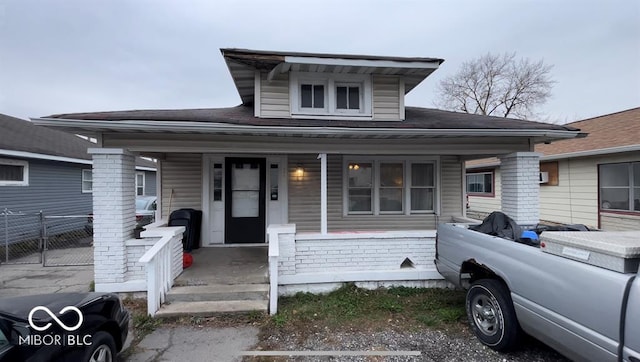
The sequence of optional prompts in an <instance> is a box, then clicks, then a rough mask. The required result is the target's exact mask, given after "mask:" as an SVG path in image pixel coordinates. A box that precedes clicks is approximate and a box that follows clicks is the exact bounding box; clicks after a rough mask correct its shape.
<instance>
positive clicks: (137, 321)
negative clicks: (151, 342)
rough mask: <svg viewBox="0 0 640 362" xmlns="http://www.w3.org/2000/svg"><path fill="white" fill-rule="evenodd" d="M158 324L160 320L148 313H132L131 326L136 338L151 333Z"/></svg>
mask: <svg viewBox="0 0 640 362" xmlns="http://www.w3.org/2000/svg"><path fill="white" fill-rule="evenodd" d="M159 325H160V321H159V320H158V319H156V318H153V317H152V316H150V315H148V314H139V313H136V314H134V315H133V328H134V330H135V331H136V338H140V339H142V338H144V337H145V336H146V335H148V334H151V333H152V332H153V331H155V330H156V328H157V327H158V326H159Z"/></svg>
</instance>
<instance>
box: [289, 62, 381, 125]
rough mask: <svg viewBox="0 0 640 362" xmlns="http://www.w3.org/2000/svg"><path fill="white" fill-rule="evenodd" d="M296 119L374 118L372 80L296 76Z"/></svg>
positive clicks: (293, 99) (358, 76)
mask: <svg viewBox="0 0 640 362" xmlns="http://www.w3.org/2000/svg"><path fill="white" fill-rule="evenodd" d="M289 79H290V88H291V95H290V96H291V99H290V101H291V114H292V115H293V116H307V115H308V116H320V117H325V116H326V117H327V118H330V117H329V116H340V117H368V118H371V114H372V113H371V76H370V75H367V74H325V73H305V72H292V73H291V76H290V77H289Z"/></svg>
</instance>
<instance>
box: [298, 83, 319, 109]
mask: <svg viewBox="0 0 640 362" xmlns="http://www.w3.org/2000/svg"><path fill="white" fill-rule="evenodd" d="M324 90H325V86H324V84H314V83H311V82H303V83H300V108H301V109H307V110H320V109H325V101H324V99H325V94H324Z"/></svg>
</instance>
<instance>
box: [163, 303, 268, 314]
mask: <svg viewBox="0 0 640 362" xmlns="http://www.w3.org/2000/svg"><path fill="white" fill-rule="evenodd" d="M268 304H269V302H268V301H267V300H218V301H202V302H174V303H171V304H163V305H162V307H160V310H158V312H157V313H156V315H155V316H156V317H158V318H168V317H182V316H194V317H210V316H214V315H217V314H229V313H239V314H241V313H251V312H265V313H266V312H267V308H268Z"/></svg>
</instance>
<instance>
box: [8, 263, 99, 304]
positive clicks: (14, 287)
mask: <svg viewBox="0 0 640 362" xmlns="http://www.w3.org/2000/svg"><path fill="white" fill-rule="evenodd" d="M91 281H93V265H86V266H63V267H60V266H56V267H53V266H51V267H49V266H48V267H43V266H42V265H40V264H17V265H13V264H0V297H19V296H23V295H33V294H44V293H70V292H88V291H89V287H90V285H91Z"/></svg>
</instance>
